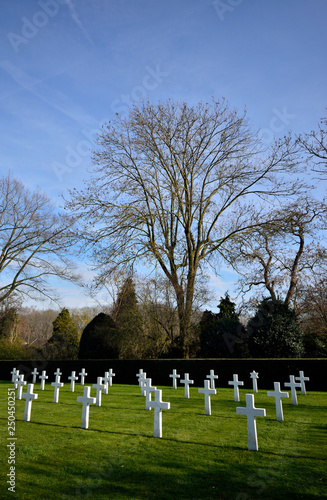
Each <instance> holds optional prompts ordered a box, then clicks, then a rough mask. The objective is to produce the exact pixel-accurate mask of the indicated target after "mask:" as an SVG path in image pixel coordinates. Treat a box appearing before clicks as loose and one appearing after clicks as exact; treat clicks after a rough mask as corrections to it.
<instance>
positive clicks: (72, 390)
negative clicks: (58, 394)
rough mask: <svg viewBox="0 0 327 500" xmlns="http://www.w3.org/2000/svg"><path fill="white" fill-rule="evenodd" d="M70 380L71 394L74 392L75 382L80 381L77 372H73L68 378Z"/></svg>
mask: <svg viewBox="0 0 327 500" xmlns="http://www.w3.org/2000/svg"><path fill="white" fill-rule="evenodd" d="M68 380H70V392H74V391H75V382H76V381H77V380H78V377H76V372H72V374H71V376H70V377H68Z"/></svg>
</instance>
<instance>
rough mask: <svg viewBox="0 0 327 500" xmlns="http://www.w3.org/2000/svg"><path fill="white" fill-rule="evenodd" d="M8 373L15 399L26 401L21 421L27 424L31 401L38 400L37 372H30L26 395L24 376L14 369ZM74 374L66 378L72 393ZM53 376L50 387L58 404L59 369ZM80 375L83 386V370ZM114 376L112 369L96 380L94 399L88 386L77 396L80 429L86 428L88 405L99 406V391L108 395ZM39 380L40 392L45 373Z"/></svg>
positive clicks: (62, 384)
mask: <svg viewBox="0 0 327 500" xmlns="http://www.w3.org/2000/svg"><path fill="white" fill-rule="evenodd" d="M10 373H11V375H12V379H11V381H12V382H13V383H14V388H15V389H18V390H17V397H16V399H22V398H24V399H26V403H25V411H24V418H23V419H24V420H26V421H27V422H29V421H30V418H31V408H32V401H33V400H34V399H37V398H38V394H34V393H33V389H34V384H35V381H36V375H37V374H38V372H37V370H36V368H35V369H34V371H33V372H32V373H33V383H32V384H28V386H27V392H26V393H22V388H23V386H24V385H26V383H27V382H26V381H24V375H22V374H21V375H20V374H19V370H17V369H16V368H14V369H13V371H12V372H10ZM75 374H76V372H75V371H73V372H72V374H71V376H70V377H68V379H69V380H70V381H71V386H70V391H71V392H74V390H75V382H76V380H78V377H76V375H75ZM54 375H55V377H56V379H55V381H54V382H52V383H51V385H52V386H53V387H54V398H53V402H54V403H58V402H59V389H60V388H61V387H63V386H64V383H63V382H60V377H61V375H62V373H61V371H60V369H59V368H57V371H56V372H54ZM80 375H81V385H84V381H85V376H86V375H87V373H86V372H85V369H84V368H83V369H82V372H81V373H80ZM114 376H115V374H114V373H113V371H112V369H111V368H110V370H109V371H108V372H105V376H104V377H103V378H102V377H98V378H97V383H96V384H93V386H92V387H93V388H94V389H96V391H97V392H96V398H90V389H91V388H90V387H89V386H88V387H84V396H79V397H78V398H77V401H78V402H82V403H83V408H82V424H81V427H82V428H84V429H87V428H88V423H89V405H90V404H95V405H96V406H101V391H102V390H104V391H105V394H108V386H112V377H114ZM40 378H41V390H44V382H45V379H47V378H48V376H47V375H46V372H45V371H43V372H42V376H40Z"/></svg>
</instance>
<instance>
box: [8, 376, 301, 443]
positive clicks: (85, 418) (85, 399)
mask: <svg viewBox="0 0 327 500" xmlns="http://www.w3.org/2000/svg"><path fill="white" fill-rule="evenodd" d="M11 373H12V381H13V382H14V384H15V388H18V391H17V399H21V398H22V397H24V398H25V399H26V404H25V412H24V420H27V421H29V420H30V415H31V405H32V401H33V400H34V399H37V397H38V395H37V394H33V388H34V383H32V384H28V388H27V393H22V388H23V386H24V385H25V384H26V382H25V381H24V376H23V375H19V371H18V370H16V369H14V370H13V372H11ZM54 374H55V376H56V380H55V382H52V384H51V385H53V386H54V388H55V392H54V402H55V403H57V402H58V398H59V388H60V387H63V385H64V384H63V383H61V382H60V376H61V375H62V373H61V372H60V370H59V368H58V369H57V371H56V372H55V373H54ZM42 375H43V376H44V378H43V379H42V382H41V384H42V383H44V379H45V372H42ZM86 375H87V374H86V373H85V370H84V368H83V376H84V377H85V376H86ZM34 376H36V374H35V373H33V379H34ZM113 376H115V374H114V373H112V369H110V371H109V372H105V377H103V378H102V377H98V378H97V383H96V384H93V386H92V387H93V388H94V389H96V391H97V392H96V398H93V397H91V396H90V390H91V388H90V387H89V386H87V387H84V395H83V396H79V397H78V398H77V401H78V402H81V403H82V404H83V408H82V423H81V427H82V428H84V429H88V425H89V406H90V404H95V405H96V406H101V391H102V390H104V391H105V394H108V385H110V386H111V385H112V377H113ZM136 376H137V377H138V379H139V386H140V388H141V391H142V395H143V396H145V397H146V403H145V407H146V409H147V410H150V409H151V408H154V437H159V438H161V437H162V410H163V409H170V403H167V402H163V401H162V391H161V390H158V389H157V388H156V387H153V386H152V379H151V378H147V377H146V373H144V372H143V370H142V369H140V370H139V373H138V374H137V375H136ZM250 376H251V378H252V380H253V391H254V392H257V391H258V389H257V379H258V378H259V377H258V373H257V372H255V371H253V372H252V373H251V374H250ZM170 377H172V378H173V388H174V389H177V378H180V375H178V374H177V372H176V370H173V374H172V375H170ZM40 378H41V377H40ZM207 378H208V379H209V380H205V381H204V388H203V389H202V388H200V389H198V392H199V393H201V394H204V397H205V415H211V399H210V396H211V395H212V394H217V392H216V389H215V379H218V375H215V374H214V371H213V370H210V375H207ZM68 379H70V380H71V392H74V387H75V381H76V380H77V379H78V377H76V376H75V372H72V375H71V376H70V377H68ZM295 379H297V380H299V382H298V383H297V382H295ZM308 380H309V378H308V377H304V373H303V371H300V375H299V377H294V375H291V376H290V382H286V383H285V384H284V385H285V386H286V387H290V389H291V394H292V404H297V393H296V388H301V393H302V394H306V388H305V382H306V381H308ZM180 382H181V383H183V384H184V385H185V398H187V399H188V398H189V397H190V396H189V385H190V384H193V383H194V381H193V380H190V379H189V374H188V373H185V374H184V379H181V381H180ZM83 384H84V378H83ZM228 384H229V385H233V386H234V401H237V402H238V401H239V400H240V399H239V386H240V385H241V386H242V385H244V382H242V381H239V380H238V375H237V374H234V375H233V380H232V381H229V382H228ZM152 392H154V394H155V399H154V401H152V400H151V393H152ZM267 396H269V397H274V398H275V402H276V415H277V420H279V421H282V420H283V408H282V401H281V399H282V398H285V397H287V398H288V397H289V394H288V392H281V390H280V383H279V382H274V391H268V392H267ZM236 413H237V414H239V415H246V416H247V427H248V448H249V450H258V439H257V430H256V420H255V418H256V417H257V416H263V417H265V416H266V410H265V409H264V408H255V406H254V395H253V394H246V407H245V408H244V407H237V408H236Z"/></svg>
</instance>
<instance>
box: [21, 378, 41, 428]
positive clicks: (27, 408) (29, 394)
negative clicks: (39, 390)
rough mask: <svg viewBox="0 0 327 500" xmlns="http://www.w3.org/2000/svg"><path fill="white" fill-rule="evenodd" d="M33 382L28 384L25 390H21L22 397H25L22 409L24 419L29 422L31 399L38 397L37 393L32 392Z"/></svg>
mask: <svg viewBox="0 0 327 500" xmlns="http://www.w3.org/2000/svg"><path fill="white" fill-rule="evenodd" d="M33 389H34V384H28V386H27V392H23V394H22V397H23V398H24V399H26V402H25V411H24V420H25V421H26V422H29V421H30V420H31V409H32V401H33V400H34V399H37V398H38V397H39V395H38V394H34V393H33Z"/></svg>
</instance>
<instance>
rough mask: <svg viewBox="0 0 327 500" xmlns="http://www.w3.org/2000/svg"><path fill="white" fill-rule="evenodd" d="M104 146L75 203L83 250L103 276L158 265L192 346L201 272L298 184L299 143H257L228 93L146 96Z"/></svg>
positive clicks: (112, 127)
mask: <svg viewBox="0 0 327 500" xmlns="http://www.w3.org/2000/svg"><path fill="white" fill-rule="evenodd" d="M98 146H99V147H98V149H97V151H95V153H94V156H93V160H94V165H95V169H94V172H93V175H92V177H91V179H90V181H89V182H88V183H87V184H86V187H85V189H84V190H81V191H77V190H75V191H73V192H71V199H70V202H69V203H68V208H70V209H71V210H72V211H73V212H74V214H78V215H79V216H80V218H81V229H80V235H81V236H82V237H83V241H84V250H90V249H92V250H93V258H94V259H95V262H96V267H97V268H98V270H99V271H100V279H101V275H102V276H103V275H108V274H110V273H111V272H112V270H113V269H115V268H117V267H122V266H126V265H131V264H132V263H134V262H136V261H138V262H142V263H143V264H145V265H146V266H158V267H159V268H160V269H161V271H162V272H163V273H164V275H165V276H166V277H167V278H168V280H169V281H170V283H171V284H172V287H173V290H174V293H175V296H176V303H177V310H178V317H179V330H180V339H179V341H180V346H181V347H182V349H183V351H184V355H185V356H187V355H188V338H189V332H190V325H191V315H192V304H193V299H194V289H195V282H196V277H197V275H198V273H200V272H201V270H202V269H204V268H205V266H207V265H208V263H211V264H212V265H215V259H216V258H217V256H218V255H219V252H220V249H222V248H223V247H224V245H225V243H226V242H227V241H228V240H229V239H231V238H233V237H234V236H236V235H237V234H240V233H245V232H248V231H251V230H253V228H254V227H255V226H256V225H258V224H261V223H262V222H263V220H262V218H261V213H260V210H258V204H261V203H264V202H265V200H267V199H268V198H271V199H275V198H276V197H283V196H291V195H292V194H294V193H295V192H297V191H298V189H299V184H298V181H297V180H293V177H292V174H293V173H295V172H296V171H297V170H298V168H299V163H298V158H297V156H296V151H295V148H294V146H293V144H292V141H291V140H290V138H285V139H284V140H283V141H280V142H278V143H276V144H274V145H273V146H272V147H271V149H270V151H269V152H263V151H262V150H260V144H259V142H258V138H257V136H256V134H254V133H253V131H252V129H251V126H250V124H249V122H248V120H247V118H246V114H245V113H243V114H241V115H240V114H238V113H237V112H236V111H235V110H232V109H230V107H229V105H228V104H227V103H226V102H225V101H224V100H222V101H221V102H219V101H218V102H216V101H212V102H211V103H209V104H208V103H200V104H198V105H196V106H188V105H187V104H185V103H178V102H177V103H176V102H173V101H168V102H167V103H159V104H157V105H154V104H150V103H142V104H140V106H135V107H134V108H133V109H132V110H131V111H130V113H129V115H128V116H127V118H122V117H119V116H117V117H116V119H115V120H114V121H113V122H111V123H109V124H108V125H107V126H105V127H103V129H102V131H101V133H100V134H99V137H98ZM254 205H256V210H254ZM82 221H83V222H82Z"/></svg>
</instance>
